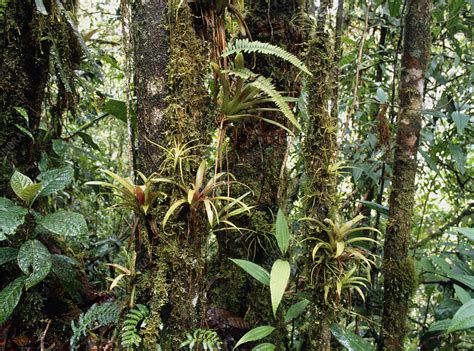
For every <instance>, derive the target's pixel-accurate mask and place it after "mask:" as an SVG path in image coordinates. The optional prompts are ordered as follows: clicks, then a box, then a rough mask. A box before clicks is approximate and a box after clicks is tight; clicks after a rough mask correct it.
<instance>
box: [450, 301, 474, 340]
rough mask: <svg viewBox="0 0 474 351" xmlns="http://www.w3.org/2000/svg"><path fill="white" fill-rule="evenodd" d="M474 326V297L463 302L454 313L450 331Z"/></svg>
mask: <svg viewBox="0 0 474 351" xmlns="http://www.w3.org/2000/svg"><path fill="white" fill-rule="evenodd" d="M473 327H474V299H471V300H469V301H468V302H466V303H465V304H463V305H462V306H461V307H460V308H459V310H457V312H456V313H455V314H454V317H453V319H452V321H451V324H450V325H449V328H448V333H451V332H453V331H457V330H464V329H469V328H473Z"/></svg>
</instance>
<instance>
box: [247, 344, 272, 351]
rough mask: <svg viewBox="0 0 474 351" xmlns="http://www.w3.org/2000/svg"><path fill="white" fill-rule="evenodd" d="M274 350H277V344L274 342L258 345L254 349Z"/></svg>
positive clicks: (253, 350)
mask: <svg viewBox="0 0 474 351" xmlns="http://www.w3.org/2000/svg"><path fill="white" fill-rule="evenodd" d="M274 350H276V346H275V345H273V344H270V343H269V342H266V343H263V344H260V345H257V346H255V347H254V348H253V349H252V351H274Z"/></svg>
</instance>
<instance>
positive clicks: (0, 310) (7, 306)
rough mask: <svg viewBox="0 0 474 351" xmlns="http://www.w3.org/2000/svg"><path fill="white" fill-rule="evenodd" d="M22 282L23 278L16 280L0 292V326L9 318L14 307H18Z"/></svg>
mask: <svg viewBox="0 0 474 351" xmlns="http://www.w3.org/2000/svg"><path fill="white" fill-rule="evenodd" d="M24 281H25V278H24V277H20V278H17V279H15V280H14V281H13V282H11V283H10V284H8V285H7V286H6V287H5V288H4V289H3V290H2V291H1V292H0V326H1V325H2V324H3V323H4V322H5V321H6V320H7V318H8V317H10V315H11V314H12V312H13V310H14V309H15V307H16V305H18V302H19V301H20V297H21V293H22V290H23V285H24Z"/></svg>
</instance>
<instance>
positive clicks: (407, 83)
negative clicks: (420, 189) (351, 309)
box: [380, 0, 432, 350]
mask: <svg viewBox="0 0 474 351" xmlns="http://www.w3.org/2000/svg"><path fill="white" fill-rule="evenodd" d="M431 6H432V5H431V2H430V1H428V0H410V1H408V2H407V13H406V16H405V33H404V39H403V43H404V44H403V45H404V48H403V55H402V73H401V80H400V110H399V114H398V121H397V125H398V131H397V141H396V150H395V159H394V166H393V178H392V189H391V193H390V199H389V207H390V212H389V219H388V224H387V231H386V238H385V245H384V261H383V274H384V311H383V320H382V327H383V329H382V337H383V338H382V339H383V340H382V345H380V349H383V350H403V349H404V348H403V339H404V337H405V334H406V327H405V320H406V316H407V313H408V301H409V299H410V296H411V294H412V292H413V290H414V287H415V283H414V281H415V278H416V277H415V271H414V269H413V262H412V261H411V259H410V258H409V257H408V247H409V242H410V229H411V224H412V215H413V205H414V194H415V177H416V168H417V160H416V156H417V151H418V143H419V137H420V130H421V108H422V103H423V88H424V76H425V71H426V67H427V64H428V61H429V56H430V46H431V31H430V22H431Z"/></svg>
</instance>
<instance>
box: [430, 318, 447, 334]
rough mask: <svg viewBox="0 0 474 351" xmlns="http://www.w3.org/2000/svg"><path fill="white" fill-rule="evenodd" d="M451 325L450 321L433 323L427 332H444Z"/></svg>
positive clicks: (444, 320)
mask: <svg viewBox="0 0 474 351" xmlns="http://www.w3.org/2000/svg"><path fill="white" fill-rule="evenodd" d="M450 325H451V319H443V320H440V321H436V322H434V323H433V324H432V325H431V327H430V329H428V331H429V332H435V331H445V330H447V329H448V328H449V326H450Z"/></svg>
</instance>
